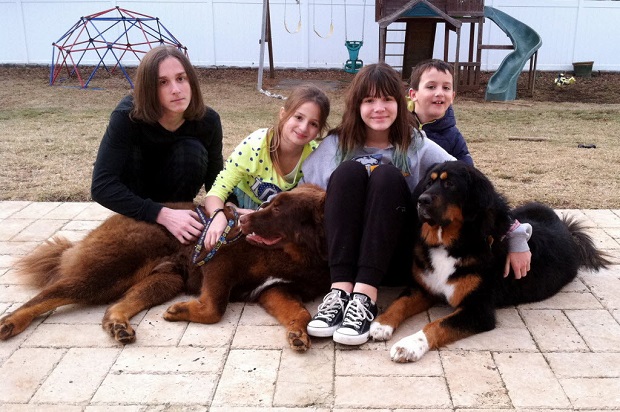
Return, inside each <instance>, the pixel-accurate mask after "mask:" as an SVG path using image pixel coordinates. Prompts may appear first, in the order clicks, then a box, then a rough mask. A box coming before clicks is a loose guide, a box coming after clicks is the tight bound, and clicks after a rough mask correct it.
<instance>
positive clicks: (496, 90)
mask: <svg viewBox="0 0 620 412" xmlns="http://www.w3.org/2000/svg"><path fill="white" fill-rule="evenodd" d="M484 17H486V18H488V19H491V20H492V21H493V22H494V23H495V24H497V26H498V27H499V28H500V29H502V31H503V32H504V33H506V35H507V36H508V37H510V40H511V41H512V45H513V46H514V50H513V51H512V52H511V53H510V54H508V56H506V57H505V58H504V60H503V61H502V63H501V64H500V65H499V67H498V68H497V71H496V72H495V73H494V74H493V76H491V78H490V79H489V83H488V84H487V91H486V96H485V99H486V100H501V101H504V100H514V99H516V98H517V80H518V79H519V75H520V74H521V71H522V70H523V66H525V64H526V63H527V61H528V60H529V59H530V57H532V55H533V54H534V53H535V52H536V50H538V49H539V48H540V46H542V39H541V38H540V36H539V35H538V33H536V32H535V31H534V30H533V29H532V28H531V27H530V26H528V25H526V24H524V23H522V22H520V21H519V20H517V19H515V18H514V17H511V16H509V15H508V14H506V13H504V12H503V11H500V10H497V9H495V8H493V7H489V6H484Z"/></svg>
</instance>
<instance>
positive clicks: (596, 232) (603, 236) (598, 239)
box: [589, 228, 620, 256]
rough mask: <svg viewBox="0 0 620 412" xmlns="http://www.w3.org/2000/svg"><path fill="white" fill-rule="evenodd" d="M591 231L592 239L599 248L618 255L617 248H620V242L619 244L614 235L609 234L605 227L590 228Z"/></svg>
mask: <svg viewBox="0 0 620 412" xmlns="http://www.w3.org/2000/svg"><path fill="white" fill-rule="evenodd" d="M589 232H590V233H591V235H592V240H593V242H594V245H595V246H596V247H597V248H599V249H601V250H604V251H606V252H608V253H613V255H615V256H618V255H617V250H618V249H620V244H618V241H616V240H615V239H614V238H613V237H611V236H610V235H608V234H607V232H606V231H605V229H601V228H595V229H590V230H589ZM614 251H615V252H614Z"/></svg>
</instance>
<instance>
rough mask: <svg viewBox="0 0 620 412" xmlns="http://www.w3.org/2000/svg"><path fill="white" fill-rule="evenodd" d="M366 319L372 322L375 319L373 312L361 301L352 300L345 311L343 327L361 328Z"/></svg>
mask: <svg viewBox="0 0 620 412" xmlns="http://www.w3.org/2000/svg"><path fill="white" fill-rule="evenodd" d="M365 319H368V320H369V321H371V322H372V321H373V320H374V319H375V315H373V314H372V312H371V311H370V310H369V309H368V308H367V307H366V306H364V304H363V303H362V302H361V301H360V300H359V299H351V300H350V301H349V304H348V305H347V309H346V310H345V317H344V320H343V321H342V326H343V327H346V326H358V327H359V326H360V325H361V324H362V321H363V320H365Z"/></svg>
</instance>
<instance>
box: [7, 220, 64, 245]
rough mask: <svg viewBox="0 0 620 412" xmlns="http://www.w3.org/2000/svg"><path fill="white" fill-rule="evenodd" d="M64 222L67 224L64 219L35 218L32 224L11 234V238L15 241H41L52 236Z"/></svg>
mask: <svg viewBox="0 0 620 412" xmlns="http://www.w3.org/2000/svg"><path fill="white" fill-rule="evenodd" d="M65 224H67V221H66V220H51V219H41V220H35V221H34V222H32V224H30V225H28V226H27V227H26V228H24V229H23V230H22V231H21V232H19V233H18V234H16V235H15V236H13V238H12V240H14V241H16V242H38V241H40V242H42V241H44V240H46V239H49V238H50V237H52V236H53V235H54V233H56V232H57V231H58V230H60V229H61V228H62V227H63V226H64V225H65Z"/></svg>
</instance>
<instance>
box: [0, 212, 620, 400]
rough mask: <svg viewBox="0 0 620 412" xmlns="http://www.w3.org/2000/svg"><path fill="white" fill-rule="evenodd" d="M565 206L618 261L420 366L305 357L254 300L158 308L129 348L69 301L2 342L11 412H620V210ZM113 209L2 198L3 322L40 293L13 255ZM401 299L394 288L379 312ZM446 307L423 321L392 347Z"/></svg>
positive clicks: (371, 349)
mask: <svg viewBox="0 0 620 412" xmlns="http://www.w3.org/2000/svg"><path fill="white" fill-rule="evenodd" d="M558 212H559V213H571V214H576V215H577V216H579V217H580V218H582V219H583V220H584V221H585V222H586V223H587V226H588V227H589V231H590V233H591V234H592V235H593V237H594V238H595V240H596V243H597V245H598V246H599V247H600V248H601V249H604V250H606V251H607V252H609V253H610V254H611V255H612V256H613V260H614V265H613V266H612V267H611V268H610V269H608V270H605V271H603V272H599V273H590V272H581V273H580V274H579V276H578V278H577V279H576V280H575V281H574V282H572V283H571V284H570V285H568V286H567V287H566V288H564V289H563V290H562V291H561V292H560V293H559V294H558V295H556V296H555V297H553V298H551V299H548V300H546V301H544V302H539V303H535V304H528V305H521V306H518V307H511V308H506V309H501V310H499V312H498V320H499V322H498V327H497V329H495V330H493V331H491V332H487V333H484V334H481V335H478V336H474V337H471V338H468V339H465V340H462V341H460V342H457V343H456V344H453V345H450V346H448V347H445V348H441V349H440V350H439V351H431V352H429V353H428V354H427V355H426V356H425V357H424V358H423V359H422V360H421V361H420V362H418V363H412V364H396V363H393V362H391V361H390V359H389V348H390V342H388V343H378V342H369V343H367V344H365V345H362V346H361V347H359V348H349V347H344V346H340V345H335V344H334V343H333V342H332V341H331V340H330V339H314V341H313V347H312V348H311V350H310V351H308V352H306V353H302V354H300V353H296V352H293V351H292V350H290V349H289V348H288V346H287V344H286V341H285V337H284V329H283V328H282V327H281V326H279V325H278V324H277V323H276V322H275V320H274V319H272V318H271V317H270V316H269V315H267V314H266V313H265V312H264V311H263V310H262V309H261V308H260V307H259V306H257V305H255V304H238V303H234V304H230V305H229V307H228V310H227V313H226V316H225V318H224V319H223V320H222V321H221V322H220V323H219V324H216V325H201V324H188V323H182V322H180V323H169V322H166V321H165V320H163V318H162V313H163V311H164V310H165V309H166V308H167V307H168V305H169V304H170V303H167V304H165V305H162V306H158V307H154V308H152V309H150V310H148V311H145V312H142V313H140V314H139V315H138V316H136V317H135V318H134V319H133V320H132V323H133V324H134V325H135V327H136V331H137V336H138V340H137V342H136V343H135V344H133V345H128V346H120V345H119V344H117V343H116V342H115V341H114V340H112V338H110V337H109V336H108V335H107V334H106V333H104V331H103V329H102V328H101V325H100V321H101V318H102V316H103V313H104V310H105V307H103V306H96V307H77V306H72V307H63V308H59V309H58V310H56V311H55V312H54V313H52V314H50V315H46V316H43V317H41V318H39V319H37V320H35V322H34V323H33V325H31V326H30V327H29V328H28V329H27V330H26V331H24V332H23V333H22V334H21V335H18V336H16V337H14V338H11V339H9V340H7V341H4V342H0V365H1V366H0V410H1V411H88V412H95V411H106V412H115V411H123V412H130V411H169V410H170V411H214V412H220V411H233V412H234V411H239V412H241V411H244V412H245V411H248V412H249V411H278V412H285V411H300V410H310V411H343V412H344V411H357V410H369V409H370V410H378V411H398V412H404V411H554V412H562V411H574V410H597V411H605V410H620V210H561V211H558ZM109 215H110V212H108V211H107V210H105V209H103V208H102V207H100V206H98V205H96V204H94V203H56V202H54V203H52V202H48V203H34V202H21V201H17V202H0V314H3V313H8V312H11V311H12V310H14V309H15V308H16V307H17V306H19V305H20V304H21V303H23V302H25V301H26V300H28V299H29V298H30V297H32V296H33V295H34V294H36V290H34V289H32V288H30V287H28V286H26V285H24V284H23V283H22V280H21V279H20V278H18V277H17V276H16V275H15V273H14V270H13V269H12V265H13V262H14V261H15V259H17V258H18V257H20V256H22V255H24V254H27V253H30V252H31V251H32V250H34V249H35V248H36V246H37V245H39V244H40V243H41V242H42V241H44V240H45V239H47V238H49V237H50V236H52V235H54V234H61V235H64V236H66V237H67V238H69V239H71V240H79V239H81V238H82V237H83V236H84V235H85V234H86V233H88V231H89V230H91V229H92V228H94V227H96V226H97V225H98V224H99V223H100V222H101V221H102V220H103V219H105V218H106V217H107V216H109ZM398 292H399V289H383V290H382V291H381V292H380V301H379V304H380V307H385V305H386V304H387V303H389V301H390V300H391V299H393V298H394V297H395V296H396V295H397V294H398ZM186 298H187V297H183V296H181V297H179V298H178V299H179V300H183V299H186ZM319 301H320V299H318V300H317V301H315V302H311V303H309V304H308V308H310V310H311V311H314V310H316V309H315V308H316V306H317V304H318V303H319ZM447 310H448V309H447V308H445V307H437V308H433V309H432V310H430V311H429V312H428V313H424V314H421V315H419V316H417V317H414V318H413V319H411V320H410V321H409V322H407V323H406V325H405V326H404V327H403V328H401V329H400V330H399V331H397V334H396V335H397V336H396V337H395V338H394V339H398V338H400V337H402V336H404V335H405V334H410V333H413V332H415V331H417V330H418V329H420V328H421V327H422V326H423V325H424V324H425V323H426V322H428V321H429V320H432V319H434V318H436V317H437V316H441V315H442V314H444V313H446V311H447ZM393 341H394V340H393Z"/></svg>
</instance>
